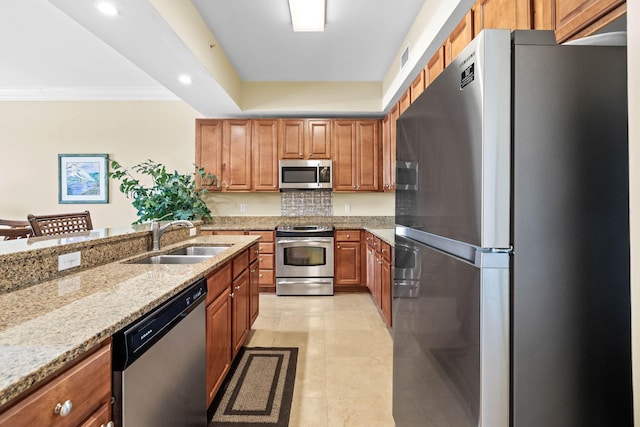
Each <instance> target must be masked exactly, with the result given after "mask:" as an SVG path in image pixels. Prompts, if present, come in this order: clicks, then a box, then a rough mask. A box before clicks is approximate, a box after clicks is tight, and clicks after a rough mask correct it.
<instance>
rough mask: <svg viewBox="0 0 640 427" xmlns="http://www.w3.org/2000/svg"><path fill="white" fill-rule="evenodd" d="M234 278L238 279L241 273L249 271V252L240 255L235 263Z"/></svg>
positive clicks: (235, 259) (234, 260)
mask: <svg viewBox="0 0 640 427" xmlns="http://www.w3.org/2000/svg"><path fill="white" fill-rule="evenodd" d="M231 262H232V263H233V269H232V271H233V278H234V279H235V278H236V277H238V275H239V274H240V273H242V272H243V271H244V270H246V269H247V267H248V266H249V251H248V250H246V251H244V252H242V253H241V254H240V255H238V256H236V257H235V258H234V259H233V261H231Z"/></svg>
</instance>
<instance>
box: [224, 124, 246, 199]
mask: <svg viewBox="0 0 640 427" xmlns="http://www.w3.org/2000/svg"><path fill="white" fill-rule="evenodd" d="M224 125H225V126H224V131H223V135H222V138H223V153H224V159H223V163H222V176H223V182H222V186H223V188H224V189H225V190H227V191H249V190H251V121H250V120H225V122H224Z"/></svg>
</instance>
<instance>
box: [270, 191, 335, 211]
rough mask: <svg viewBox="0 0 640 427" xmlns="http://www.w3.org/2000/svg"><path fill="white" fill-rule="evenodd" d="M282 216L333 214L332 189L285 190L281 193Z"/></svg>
mask: <svg viewBox="0 0 640 427" xmlns="http://www.w3.org/2000/svg"><path fill="white" fill-rule="evenodd" d="M280 211H281V214H282V216H332V215H333V192H332V191H331V190H313V191H304V190H303V191H283V192H281V193H280Z"/></svg>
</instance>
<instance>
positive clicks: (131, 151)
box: [0, 101, 199, 228]
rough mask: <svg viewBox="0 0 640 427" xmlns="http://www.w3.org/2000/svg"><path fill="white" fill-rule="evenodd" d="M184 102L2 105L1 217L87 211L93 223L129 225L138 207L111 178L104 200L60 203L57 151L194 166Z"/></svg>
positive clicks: (191, 126) (191, 117)
mask: <svg viewBox="0 0 640 427" xmlns="http://www.w3.org/2000/svg"><path fill="white" fill-rule="evenodd" d="M196 117H199V115H198V113H197V112H196V111H195V110H193V109H192V108H191V107H190V106H188V105H187V104H185V103H184V102H182V101H155V102H145V101H135V102H123V101H106V102H89V101H87V102H0V152H1V153H2V161H1V167H0V218H5V219H26V217H27V214H29V213H34V214H49V213H62V212H76V211H82V210H85V209H88V210H89V211H90V212H91V218H92V221H93V225H94V228H104V227H110V226H119V225H125V224H130V223H132V222H133V221H135V220H136V213H135V209H133V207H132V206H131V201H130V200H128V199H126V198H125V197H124V195H123V194H122V193H120V191H119V190H118V188H117V183H116V182H115V181H111V182H110V191H109V192H110V195H109V203H108V204H58V154H109V157H110V158H112V159H115V160H117V161H119V162H120V163H121V164H123V165H125V166H131V165H133V164H136V163H138V162H140V161H143V160H146V159H152V160H155V161H158V162H161V163H164V164H165V165H167V167H168V168H170V169H171V170H175V169H177V170H179V171H180V172H188V171H190V170H192V168H193V163H194V158H195V154H194V153H195V119H196Z"/></svg>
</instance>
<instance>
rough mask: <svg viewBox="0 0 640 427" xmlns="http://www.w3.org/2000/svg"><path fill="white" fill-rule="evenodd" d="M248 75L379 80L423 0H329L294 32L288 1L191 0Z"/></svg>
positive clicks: (248, 78) (273, 78) (252, 78)
mask: <svg viewBox="0 0 640 427" xmlns="http://www.w3.org/2000/svg"><path fill="white" fill-rule="evenodd" d="M192 1H193V4H194V5H195V6H196V8H197V9H198V11H199V12H200V15H201V16H202V17H203V19H204V21H205V22H206V23H207V26H208V27H209V29H210V30H211V32H212V33H213V35H214V36H215V37H216V38H217V39H218V41H219V42H220V44H221V45H222V48H223V49H224V50H225V52H226V53H227V55H228V56H229V58H230V60H231V63H232V64H233V66H234V67H235V69H236V71H237V72H238V74H239V75H240V77H241V78H242V79H243V80H246V81H381V80H382V79H383V78H384V75H385V73H386V72H387V70H388V69H389V65H390V64H391V61H392V60H393V57H394V56H395V54H396V53H397V52H398V51H399V50H400V43H401V42H402V39H403V38H404V37H405V36H406V34H407V31H408V29H409V27H410V26H411V24H412V23H413V20H414V19H415V17H416V15H417V14H418V11H419V10H420V8H421V7H422V4H423V3H424V0H393V1H389V0H327V3H326V4H327V10H326V26H325V30H324V31H323V32H312V33H295V32H293V30H292V27H291V18H290V15H289V9H288V1H287V0H233V1H229V0H192Z"/></svg>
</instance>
